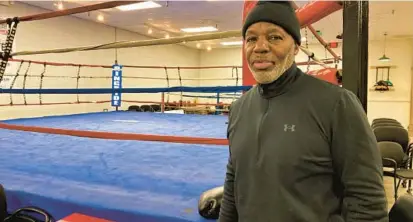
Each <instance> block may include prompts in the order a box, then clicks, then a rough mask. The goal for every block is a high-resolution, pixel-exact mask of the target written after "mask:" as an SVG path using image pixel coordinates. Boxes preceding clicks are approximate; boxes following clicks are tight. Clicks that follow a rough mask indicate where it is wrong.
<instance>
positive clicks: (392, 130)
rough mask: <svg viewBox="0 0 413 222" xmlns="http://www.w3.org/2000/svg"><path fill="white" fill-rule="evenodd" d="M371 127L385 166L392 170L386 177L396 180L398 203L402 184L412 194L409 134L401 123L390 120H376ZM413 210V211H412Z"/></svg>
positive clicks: (412, 173) (412, 177)
mask: <svg viewBox="0 0 413 222" xmlns="http://www.w3.org/2000/svg"><path fill="white" fill-rule="evenodd" d="M371 127H372V129H373V132H374V134H375V136H376V139H377V142H378V147H379V150H380V153H381V156H382V160H383V166H384V167H387V168H391V170H389V171H388V170H384V172H383V174H384V176H390V177H393V178H394V198H395V200H396V201H397V198H398V193H397V191H398V189H399V187H400V184H402V185H403V187H406V185H407V183H408V190H407V192H408V193H409V194H411V191H412V190H411V180H412V179H413V170H412V148H413V146H412V144H410V143H409V140H410V139H409V134H408V131H407V129H405V128H404V127H403V126H402V125H401V124H400V122H398V121H397V120H395V119H390V118H378V119H374V120H373V122H372V124H371ZM412 210H413V209H412Z"/></svg>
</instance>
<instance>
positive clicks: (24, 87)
mask: <svg viewBox="0 0 413 222" xmlns="http://www.w3.org/2000/svg"><path fill="white" fill-rule="evenodd" d="M31 64H32V63H31V62H30V61H29V65H27V69H26V72H25V73H24V76H23V89H26V80H27V74H28V73H29V69H30V65H31ZM23 99H24V105H27V100H26V93H23Z"/></svg>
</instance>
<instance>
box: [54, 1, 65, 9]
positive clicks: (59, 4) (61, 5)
mask: <svg viewBox="0 0 413 222" xmlns="http://www.w3.org/2000/svg"><path fill="white" fill-rule="evenodd" d="M55 5H56V7H57V9H59V10H63V8H64V7H63V3H62V2H58V3H57V4H55Z"/></svg>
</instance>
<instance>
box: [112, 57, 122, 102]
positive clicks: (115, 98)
mask: <svg viewBox="0 0 413 222" xmlns="http://www.w3.org/2000/svg"><path fill="white" fill-rule="evenodd" d="M121 89H122V66H121V65H118V64H115V65H113V66H112V106H116V107H118V106H120V105H121V103H122V93H121V92H122V90H121Z"/></svg>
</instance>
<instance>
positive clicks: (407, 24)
mask: <svg viewBox="0 0 413 222" xmlns="http://www.w3.org/2000/svg"><path fill="white" fill-rule="evenodd" d="M309 1H311V0H305V1H304V0H300V1H296V2H297V4H298V5H299V6H302V5H304V4H306V3H308V2H309ZM22 2H25V3H27V4H30V5H33V6H37V7H41V8H44V9H48V10H57V8H56V6H55V5H54V3H55V2H56V1H22ZM99 2H102V1H77V0H68V1H63V4H64V6H65V8H72V7H79V6H82V5H90V4H96V3H99ZM157 2H158V3H160V4H162V5H163V7H161V8H154V9H147V10H139V11H129V12H122V11H120V10H118V9H106V10H101V11H94V12H91V13H81V14H76V15H73V16H76V17H79V18H83V19H87V20H92V21H95V22H98V21H97V19H96V17H97V15H98V14H103V15H104V17H105V21H104V22H103V23H105V24H107V25H109V26H113V27H117V28H120V29H125V30H129V31H133V32H137V33H139V34H141V35H145V36H148V37H151V38H164V36H165V33H169V35H170V36H171V37H173V36H183V33H182V32H180V29H181V28H188V27H199V26H205V25H212V26H216V27H217V28H218V31H229V30H240V29H241V27H242V23H241V20H242V11H243V4H244V2H243V1H239V0H229V1H221V0H209V1H208V0H203V1H200V0H199V1H176V0H174V1H157ZM369 4H370V9H369V11H370V21H369V27H370V28H369V37H370V39H374V40H381V39H383V33H384V32H388V38H406V37H409V38H411V37H413V1H372V2H370V3H369ZM342 14H343V13H342V10H340V11H338V12H335V13H333V14H331V15H329V16H327V17H325V18H324V19H322V20H320V21H319V22H317V23H315V24H313V27H314V28H315V29H316V30H320V31H321V33H322V38H323V39H324V40H325V41H327V42H329V41H340V40H337V39H336V36H337V35H338V34H340V33H342V30H343V29H342V24H343V19H342ZM149 27H152V30H153V33H152V34H148V29H149ZM302 35H303V36H305V29H302ZM307 37H308V38H307V39H308V40H309V42H310V44H311V43H316V44H318V42H317V40H316V39H315V38H314V37H313V35H312V34H311V32H310V31H308V34H307ZM231 40H241V39H240V38H234V39H231ZM222 41H223V40H209V41H202V42H200V43H201V44H202V46H201V48H203V49H205V48H206V47H207V46H210V47H212V48H223V47H224V46H221V45H220V44H219V43H220V42H222ZM225 41H228V39H226V40H225ZM186 45H187V46H189V47H194V48H195V47H196V42H191V43H186Z"/></svg>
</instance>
